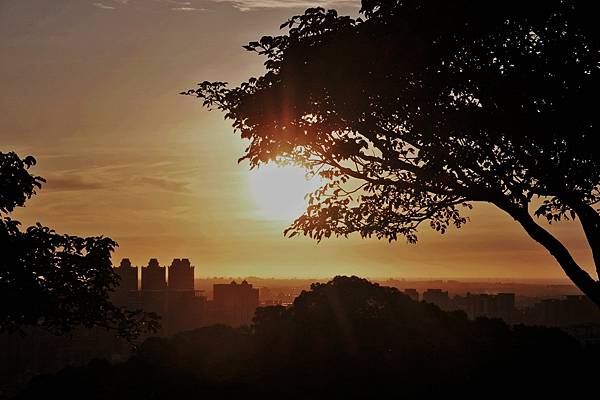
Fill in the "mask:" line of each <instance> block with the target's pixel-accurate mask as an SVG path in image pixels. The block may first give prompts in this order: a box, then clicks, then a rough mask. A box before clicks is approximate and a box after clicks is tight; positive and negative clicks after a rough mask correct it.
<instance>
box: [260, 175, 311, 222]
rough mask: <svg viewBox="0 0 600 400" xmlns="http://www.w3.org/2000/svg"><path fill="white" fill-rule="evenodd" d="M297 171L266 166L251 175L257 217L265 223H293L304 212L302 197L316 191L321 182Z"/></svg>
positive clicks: (304, 203) (305, 202)
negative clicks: (286, 221)
mask: <svg viewBox="0 0 600 400" xmlns="http://www.w3.org/2000/svg"><path fill="white" fill-rule="evenodd" d="M305 174H306V171H305V170H304V169H302V168H300V167H294V166H285V167H278V166H277V165H275V164H268V165H263V166H261V167H259V168H258V169H255V170H252V171H250V190H251V193H252V196H253V198H254V201H255V203H256V209H257V212H258V215H259V216H260V217H261V218H265V219H275V220H288V221H290V222H291V221H292V220H294V219H295V218H296V217H298V216H299V215H300V214H302V212H303V211H304V210H305V209H306V206H307V204H308V203H307V201H306V200H305V199H304V196H305V195H306V194H307V193H310V192H313V191H314V190H316V189H317V188H318V187H319V186H320V184H321V181H320V179H319V178H317V177H315V178H313V179H310V180H307V179H306V176H305Z"/></svg>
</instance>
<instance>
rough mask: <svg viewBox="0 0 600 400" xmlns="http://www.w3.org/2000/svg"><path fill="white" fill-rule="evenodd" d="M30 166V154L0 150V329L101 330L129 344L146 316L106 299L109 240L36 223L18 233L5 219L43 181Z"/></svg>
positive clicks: (147, 325) (148, 327) (147, 322)
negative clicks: (106, 330)
mask: <svg viewBox="0 0 600 400" xmlns="http://www.w3.org/2000/svg"><path fill="white" fill-rule="evenodd" d="M34 164H35V159H34V158H33V157H31V156H28V157H26V158H24V159H21V158H19V156H18V155H17V154H15V153H13V152H10V153H0V218H1V219H0V249H1V251H0V332H15V331H17V332H21V333H25V332H26V331H27V329H28V328H31V327H38V328H43V329H47V330H50V331H51V332H53V333H57V334H63V333H66V332H69V331H70V330H72V329H73V328H75V327H88V328H90V327H94V326H102V327H105V328H107V329H112V330H115V331H116V332H117V333H118V334H119V335H120V336H122V337H124V338H126V339H127V340H130V341H131V340H134V339H136V338H137V337H138V336H139V335H140V334H141V333H142V332H145V331H150V332H154V331H155V330H156V328H157V320H156V318H155V317H154V316H153V315H148V314H146V313H144V312H142V311H131V310H126V309H123V308H119V307H116V306H115V305H113V304H112V303H111V302H110V300H109V294H110V292H111V291H112V290H113V289H114V288H115V286H116V285H118V283H119V281H118V279H119V278H118V275H116V273H115V272H114V270H113V268H112V264H111V261H110V256H111V252H112V251H113V249H114V247H115V246H116V245H117V244H116V243H115V242H114V241H113V240H111V239H110V238H107V237H102V236H98V237H88V238H81V237H77V236H71V235H64V234H58V233H56V232H54V231H53V230H52V229H50V228H47V227H45V226H42V225H40V224H37V225H35V226H31V227H28V228H27V229H25V230H24V231H22V230H21V229H20V224H19V222H18V221H15V220H13V219H11V218H9V217H8V213H10V212H11V211H13V210H14V208H15V207H20V206H23V205H24V204H25V201H26V200H27V199H28V198H30V197H31V196H32V195H34V194H35V193H36V190H37V189H40V188H41V184H42V183H43V182H44V180H43V179H42V178H40V177H38V176H34V175H31V174H30V173H29V168H30V167H31V166H33V165H34Z"/></svg>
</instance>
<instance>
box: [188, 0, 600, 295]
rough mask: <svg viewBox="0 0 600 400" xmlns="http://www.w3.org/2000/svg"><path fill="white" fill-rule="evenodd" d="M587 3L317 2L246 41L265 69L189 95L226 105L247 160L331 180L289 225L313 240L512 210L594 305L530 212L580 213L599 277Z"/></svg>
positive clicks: (593, 29) (594, 79)
mask: <svg viewBox="0 0 600 400" xmlns="http://www.w3.org/2000/svg"><path fill="white" fill-rule="evenodd" d="M591 7H592V5H591V3H589V2H584V1H574V0H571V1H567V0H563V1H560V0H550V1H530V2H517V1H494V2H471V1H466V0H459V1H452V2H447V1H442V0H432V1H418V0H413V1H401V0H394V1H387V0H386V1H384V0H363V2H362V8H361V13H362V17H361V18H358V19H352V18H350V17H347V16H339V15H338V14H337V12H336V11H334V10H329V11H326V10H324V9H322V8H311V9H308V10H306V12H305V13H304V14H303V15H299V16H294V17H292V18H290V19H289V20H288V21H287V22H285V23H284V24H283V25H282V26H281V27H282V29H284V28H285V29H286V32H284V34H282V35H280V36H274V37H270V36H265V37H262V38H261V39H260V40H259V41H257V42H251V43H249V44H248V45H247V46H244V47H245V48H246V49H247V50H249V51H252V52H257V53H258V54H260V55H262V56H265V57H266V61H265V67H266V72H265V73H264V75H262V76H260V77H257V78H254V77H253V78H250V79H249V80H248V81H247V82H244V83H242V84H241V85H239V86H238V87H233V88H229V87H228V86H227V84H226V83H224V82H203V83H201V84H199V86H198V87H197V88H194V89H190V90H188V91H186V92H183V93H182V94H187V95H192V96H197V97H199V98H200V99H201V100H203V104H204V106H206V107H208V108H217V109H220V110H222V111H224V112H225V117H226V118H227V119H229V120H231V121H232V125H233V127H234V129H235V130H236V131H237V132H238V133H240V134H241V137H242V138H244V139H248V140H249V145H248V147H247V149H246V152H245V154H244V155H243V157H242V158H241V159H240V160H249V162H250V165H251V167H255V166H257V165H259V164H260V163H266V162H270V161H275V162H278V163H295V164H299V165H302V166H304V167H305V168H307V169H308V170H309V173H311V174H318V175H320V176H321V177H322V178H323V179H324V180H325V183H324V185H323V186H322V187H321V188H320V190H318V191H316V192H315V193H313V194H311V195H310V197H309V206H308V208H307V210H306V212H305V213H304V214H303V215H301V216H300V217H299V218H298V219H296V220H295V221H294V222H293V224H292V225H291V226H290V227H289V228H288V229H287V230H286V234H288V235H289V236H294V235H296V234H298V233H303V234H305V235H308V236H310V237H313V238H315V239H317V240H321V239H322V238H324V237H330V236H331V235H336V236H340V235H341V236H347V235H349V234H350V233H353V232H359V233H360V235H362V236H363V237H371V236H373V235H375V236H376V237H378V238H380V239H381V238H386V239H389V240H390V241H392V240H396V239H397V238H398V236H404V237H405V238H406V239H407V240H408V242H410V243H414V242H416V240H417V236H416V232H417V228H418V227H419V226H420V225H421V224H422V223H424V222H428V223H429V225H430V226H431V227H432V228H434V229H435V230H437V231H440V232H441V233H444V232H445V231H446V229H448V227H450V226H455V227H461V226H462V225H463V224H465V223H466V222H467V218H466V217H465V215H464V211H465V210H466V209H470V208H471V207H472V204H473V203H475V202H487V203H490V204H493V205H495V206H496V207H498V208H499V209H501V210H503V211H504V212H505V213H507V214H508V215H509V216H510V217H512V218H513V219H514V220H515V221H516V222H517V223H519V224H520V225H521V226H522V227H523V229H524V230H525V231H526V233H527V234H528V235H529V236H530V237H531V238H532V239H533V240H535V241H537V242H538V243H540V244H541V245H542V246H543V247H545V248H546V249H547V251H548V252H550V254H551V255H552V256H553V257H554V258H555V259H556V261H557V262H558V264H559V265H560V266H561V267H562V269H563V270H564V272H565V273H566V275H567V276H568V277H569V278H570V279H571V280H572V281H573V283H574V284H575V285H577V286H578V287H579V288H580V289H581V290H582V291H583V292H584V293H585V294H586V295H587V296H589V298H590V299H591V300H593V301H594V302H595V303H596V304H598V305H600V283H599V281H598V276H596V277H592V276H591V275H590V274H589V273H588V272H586V271H585V269H584V268H582V266H581V265H579V264H578V263H577V262H576V261H575V260H574V259H573V257H572V255H571V254H570V252H569V250H568V249H567V247H566V246H565V245H564V244H563V243H561V242H560V241H559V240H558V239H557V238H556V237H555V236H554V235H553V234H552V233H550V232H549V231H548V230H547V229H546V228H545V227H544V226H543V225H540V224H539V223H538V222H537V221H536V219H535V217H539V218H542V219H547V220H548V221H549V222H556V221H560V220H565V219H576V218H577V219H578V220H579V222H580V224H581V226H582V227H583V231H584V232H585V235H586V238H587V242H588V244H589V248H590V250H591V253H592V255H593V261H594V264H595V268H596V272H597V273H598V272H600V215H599V214H598V210H597V209H596V208H595V207H596V206H597V204H598V202H599V201H600V158H599V157H598V156H597V152H596V147H595V145H594V143H595V139H596V137H597V135H596V130H597V127H598V121H597V119H598V113H597V112H596V111H595V104H596V101H595V100H596V96H597V91H598V89H599V85H598V75H599V72H600V71H599V65H600V57H599V56H600V47H599V43H598V38H600V35H598V24H597V23H596V22H595V20H594V18H593V15H594V13H593V11H592V8H591Z"/></svg>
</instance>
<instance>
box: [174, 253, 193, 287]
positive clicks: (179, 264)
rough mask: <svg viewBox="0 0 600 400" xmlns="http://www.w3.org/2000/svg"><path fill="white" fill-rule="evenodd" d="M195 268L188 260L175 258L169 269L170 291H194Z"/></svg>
mask: <svg viewBox="0 0 600 400" xmlns="http://www.w3.org/2000/svg"><path fill="white" fill-rule="evenodd" d="M194 268H195V267H193V266H192V265H190V260H189V259H187V258H183V259H179V258H175V259H174V260H173V262H172V263H171V266H170V267H169V284H168V287H169V290H194Z"/></svg>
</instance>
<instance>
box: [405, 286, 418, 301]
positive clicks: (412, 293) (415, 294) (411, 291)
mask: <svg viewBox="0 0 600 400" xmlns="http://www.w3.org/2000/svg"><path fill="white" fill-rule="evenodd" d="M404 294H405V295H407V296H408V297H410V298H411V299H413V300H414V301H419V292H418V291H417V289H404Z"/></svg>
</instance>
